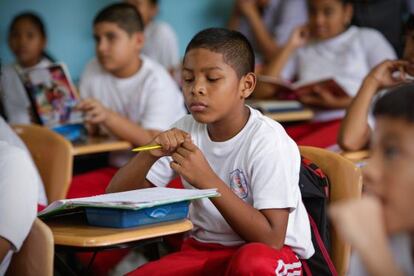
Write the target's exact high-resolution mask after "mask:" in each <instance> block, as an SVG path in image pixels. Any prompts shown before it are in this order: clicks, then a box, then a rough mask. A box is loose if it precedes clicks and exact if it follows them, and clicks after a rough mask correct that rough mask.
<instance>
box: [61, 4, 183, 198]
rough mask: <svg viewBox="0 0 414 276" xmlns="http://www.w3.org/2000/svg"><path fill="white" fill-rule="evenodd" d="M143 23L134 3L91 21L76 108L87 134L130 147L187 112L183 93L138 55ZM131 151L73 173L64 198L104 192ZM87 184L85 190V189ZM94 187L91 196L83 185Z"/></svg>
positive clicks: (118, 6) (111, 9)
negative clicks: (90, 47) (90, 53)
mask: <svg viewBox="0 0 414 276" xmlns="http://www.w3.org/2000/svg"><path fill="white" fill-rule="evenodd" d="M143 28H144V26H143V23H142V20H141V16H140V15H139V13H138V12H137V11H136V9H135V8H134V6H132V5H130V4H127V3H117V4H113V5H110V6H108V7H106V8H104V9H103V10H101V11H100V12H99V13H98V14H97V16H96V17H95V19H94V21H93V29H94V30H93V31H94V37H95V41H96V58H94V59H93V60H92V61H91V62H90V63H89V64H88V65H87V66H86V69H85V71H84V73H83V75H82V76H81V81H80V95H81V97H82V98H83V100H82V101H81V102H80V104H79V105H78V108H79V109H80V110H82V111H84V112H85V121H86V124H87V126H88V129H89V132H90V134H91V135H99V134H108V135H110V136H114V137H117V138H119V139H122V140H126V141H128V142H130V143H131V144H133V145H137V146H140V145H145V144H147V143H149V142H150V141H152V140H153V138H154V137H155V136H156V135H158V134H159V133H160V132H161V131H163V130H166V129H168V127H169V126H170V125H171V124H172V123H173V122H175V121H176V120H177V119H179V118H181V117H182V116H183V115H184V114H186V110H185V106H184V101H183V96H182V93H181V91H180V90H179V89H178V86H177V85H176V83H175V82H174V80H173V79H172V77H171V76H170V75H169V74H168V72H167V71H166V70H165V69H164V68H163V67H162V66H161V65H159V64H158V63H156V62H154V61H152V60H151V59H149V58H147V57H145V56H144V55H140V51H141V49H142V47H143V43H144V34H143ZM131 154H132V153H131V152H129V151H127V152H125V151H121V152H113V153H111V155H110V165H111V166H112V167H109V168H104V169H101V170H98V171H94V172H89V173H86V174H82V175H76V176H75V177H74V178H73V181H72V184H71V188H70V190H69V195H68V196H69V197H79V196H91V195H94V194H97V193H103V192H104V190H105V188H106V185H107V184H108V183H109V180H110V179H111V178H112V176H113V174H114V173H115V171H116V170H117V168H118V167H120V166H122V165H123V164H124V163H125V162H126V161H127V160H128V159H129V158H130V157H131ZM88 187H89V188H88ZM94 188H97V190H96V191H93V192H92V194H90V193H89V192H88V189H94Z"/></svg>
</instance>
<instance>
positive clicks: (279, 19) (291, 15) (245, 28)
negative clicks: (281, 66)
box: [239, 0, 308, 63]
mask: <svg viewBox="0 0 414 276" xmlns="http://www.w3.org/2000/svg"><path fill="white" fill-rule="evenodd" d="M307 20H308V9H307V5H306V0H289V1H286V0H270V1H269V4H268V6H267V7H266V8H265V10H264V12H263V15H262V21H263V23H264V25H265V27H266V29H267V31H268V32H269V34H271V35H272V37H273V38H274V40H275V41H277V43H278V45H283V44H285V43H286V42H287V40H288V39H289V36H290V34H291V32H292V31H293V30H294V29H295V28H296V27H298V26H300V25H302V24H305V23H306V21H307ZM239 31H240V32H241V33H242V34H244V35H245V36H246V37H247V39H248V40H249V41H250V43H251V44H252V47H253V49H254V52H255V55H256V59H257V62H258V63H261V61H262V56H261V54H260V51H259V47H258V45H257V42H256V38H255V35H254V33H253V31H252V29H251V27H250V24H249V22H248V21H247V19H246V18H241V21H240V26H239Z"/></svg>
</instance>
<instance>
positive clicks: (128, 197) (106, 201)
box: [38, 187, 220, 217]
mask: <svg viewBox="0 0 414 276" xmlns="http://www.w3.org/2000/svg"><path fill="white" fill-rule="evenodd" d="M219 195H220V194H219V193H218V192H217V189H205V190H196V189H191V190H190V189H171V188H161V187H154V188H147V189H138V190H133V191H127V192H120V193H112V194H104V195H99V196H92V197H83V198H74V199H63V200H58V201H55V202H53V203H52V204H50V205H49V206H47V207H46V208H45V209H44V210H43V211H41V212H40V213H39V214H38V215H39V216H40V217H42V216H46V215H48V214H55V213H59V212H61V211H63V210H65V209H73V208H77V207H101V208H119V209H130V210H139V209H143V208H149V207H153V206H157V205H162V204H168V203H174V202H180V201H186V200H193V199H198V198H205V197H215V196H219Z"/></svg>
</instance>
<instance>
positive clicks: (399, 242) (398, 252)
mask: <svg viewBox="0 0 414 276" xmlns="http://www.w3.org/2000/svg"><path fill="white" fill-rule="evenodd" d="M411 244H412V243H411V239H410V235H409V234H406V233H402V234H398V235H394V236H392V237H391V238H390V239H389V246H390V249H391V252H392V256H393V259H394V261H395V262H396V263H397V266H398V267H399V268H400V270H402V271H403V274H404V275H414V264H413V257H412V250H411ZM374 250H375V249H374ZM348 275H349V276H365V275H369V274H368V273H367V271H366V269H365V266H364V265H363V263H362V260H361V258H360V256H359V255H358V254H355V253H354V254H352V256H351V262H350V265H349V273H348Z"/></svg>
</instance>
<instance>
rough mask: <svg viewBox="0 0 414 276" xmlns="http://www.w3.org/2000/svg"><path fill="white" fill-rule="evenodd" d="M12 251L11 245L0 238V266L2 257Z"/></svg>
mask: <svg viewBox="0 0 414 276" xmlns="http://www.w3.org/2000/svg"><path fill="white" fill-rule="evenodd" d="M11 249H12V245H11V243H10V242H9V241H8V240H6V239H5V238H2V237H0V264H1V263H2V262H3V260H4V257H6V255H7V253H8V252H9V251H10V250H11Z"/></svg>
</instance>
